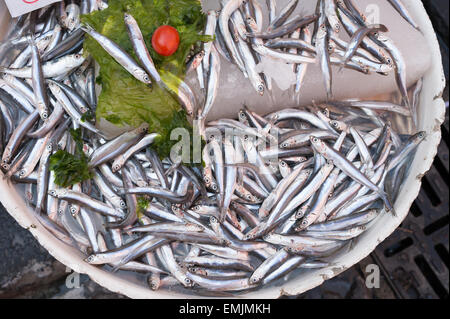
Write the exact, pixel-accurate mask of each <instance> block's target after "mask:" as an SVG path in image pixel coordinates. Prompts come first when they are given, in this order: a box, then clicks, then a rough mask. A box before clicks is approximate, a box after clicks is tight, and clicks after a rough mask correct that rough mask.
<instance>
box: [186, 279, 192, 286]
mask: <svg viewBox="0 0 450 319" xmlns="http://www.w3.org/2000/svg"><path fill="white" fill-rule="evenodd" d="M184 282H185V283H186V284H188V285H190V284H191V283H192V281H191V280H190V279H189V278H185V279H184Z"/></svg>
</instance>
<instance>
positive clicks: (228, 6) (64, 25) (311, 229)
mask: <svg viewBox="0 0 450 319" xmlns="http://www.w3.org/2000/svg"><path fill="white" fill-rule="evenodd" d="M297 2H298V1H292V2H291V3H290V4H289V5H288V6H287V7H286V8H284V9H283V10H282V12H281V13H280V14H279V15H278V16H277V15H276V14H275V1H268V4H269V8H270V10H269V13H270V22H271V23H270V26H269V28H268V29H267V30H265V31H262V30H261V25H262V22H261V21H262V16H261V10H260V7H259V3H258V2H257V1H243V0H229V1H224V7H223V9H222V11H221V12H220V13H216V12H210V13H209V14H208V22H207V26H206V30H205V34H209V35H216V40H215V42H209V43H206V44H205V45H204V50H203V51H202V53H201V54H200V55H193V56H194V57H193V61H192V63H191V64H190V65H189V66H188V68H189V69H190V70H197V72H199V74H200V76H199V77H198V78H199V81H204V82H203V83H204V85H205V87H207V90H206V99H205V104H204V105H203V106H202V107H198V106H197V105H192V104H190V103H191V102H192V101H190V98H189V97H188V95H189V94H186V92H187V91H189V88H187V89H186V90H182V89H180V92H181V93H179V94H180V100H181V102H182V104H183V105H184V106H185V107H186V106H187V105H190V106H191V107H194V108H197V107H198V112H197V113H196V116H198V119H200V122H201V123H202V125H200V134H201V136H202V137H203V138H204V139H205V141H207V145H206V147H205V148H204V150H203V152H202V160H203V165H202V166H198V167H196V166H189V165H185V164H184V163H182V162H181V160H174V159H169V158H167V159H163V160H161V159H160V158H159V157H158V154H156V153H155V152H154V151H153V150H152V149H151V148H149V146H150V145H151V144H152V143H153V142H154V140H155V138H156V137H157V134H156V133H152V132H148V126H147V125H146V124H143V125H142V126H140V127H139V128H136V129H134V130H131V131H129V132H126V133H123V134H121V135H119V136H118V137H116V138H114V139H112V140H107V139H106V138H105V137H104V136H103V134H102V132H101V131H99V129H98V128H97V127H96V126H95V125H94V123H92V122H91V121H90V120H89V118H88V117H85V116H84V114H86V113H88V112H93V111H95V106H96V104H97V95H96V91H95V61H92V59H89V58H84V57H83V55H82V43H83V39H84V36H85V32H87V33H88V34H89V35H90V36H92V37H93V38H95V39H96V40H97V41H98V42H99V43H100V44H102V46H103V47H104V48H105V50H107V51H108V52H109V53H110V54H111V55H112V56H113V57H114V58H115V59H116V60H117V61H118V62H119V63H120V64H121V65H123V66H124V68H126V69H127V70H128V71H129V72H130V73H131V74H133V75H134V76H135V77H136V78H137V79H139V80H141V81H143V82H145V83H150V82H151V81H156V82H157V83H159V82H160V81H161V79H160V78H159V76H158V74H157V71H156V68H155V67H154V65H153V62H152V61H151V58H149V57H150V56H149V54H148V51H146V50H147V49H146V47H145V44H143V40H142V37H140V36H139V35H140V30H139V27H138V25H137V23H136V21H135V20H134V19H133V17H131V16H130V15H129V14H125V17H124V23H126V24H127V26H128V27H129V29H128V30H129V33H130V39H131V40H132V41H133V44H134V49H135V51H136V56H137V57H138V59H139V61H138V62H136V61H134V60H133V58H131V57H130V56H129V55H128V54H127V53H126V52H125V51H124V50H122V49H121V48H120V47H119V46H117V44H115V43H114V42H112V41H111V40H109V39H107V38H106V37H104V36H102V35H101V34H99V33H97V32H95V30H93V29H92V28H90V27H89V26H81V25H80V23H79V15H80V13H88V12H91V11H93V10H100V9H102V8H105V7H106V6H107V4H106V3H105V2H104V1H81V2H80V1H78V2H77V1H69V2H68V4H67V5H66V4H65V3H64V1H63V2H60V3H58V4H56V5H53V6H49V7H46V8H44V9H42V10H40V11H36V12H34V13H31V14H28V15H25V16H22V17H20V18H18V20H17V21H16V22H15V24H14V26H13V27H12V29H11V30H12V31H10V32H9V33H8V37H7V40H6V41H5V42H3V43H1V44H0V53H1V54H0V60H1V61H0V62H1V65H2V66H1V67H0V73H1V76H0V115H1V117H0V125H1V126H0V152H1V154H2V162H1V168H2V171H3V173H4V176H5V178H7V179H8V180H9V182H10V183H13V184H16V185H17V186H19V187H20V189H21V190H22V191H23V193H24V198H25V200H26V201H27V203H28V204H29V206H30V207H32V208H33V209H34V216H35V217H36V218H37V220H38V221H39V222H40V223H41V224H42V226H43V227H45V228H46V229H47V230H48V231H50V232H51V233H52V234H53V235H54V236H55V237H56V238H58V239H59V240H61V241H63V242H65V243H66V244H68V245H70V246H73V247H76V248H77V249H79V250H80V251H82V252H83V253H85V254H86V256H87V258H86V262H88V263H90V264H92V265H99V266H102V267H104V269H107V270H110V271H130V272H139V273H144V274H146V275H147V278H148V284H149V287H150V288H151V289H153V290H158V289H161V288H171V287H183V286H184V287H189V288H191V289H192V288H195V289H197V290H196V291H197V292H200V291H209V292H212V291H216V292H236V291H243V290H249V289H255V288H258V287H261V286H263V285H267V284H268V283H270V282H272V281H274V280H276V279H279V278H283V277H285V276H287V275H288V274H290V273H291V272H292V271H294V270H295V269H299V268H305V269H312V268H314V269H319V268H324V267H328V266H330V265H331V263H332V260H333V257H334V256H336V254H338V253H342V252H345V251H344V250H345V247H347V248H348V247H349V245H350V244H351V243H352V242H353V241H354V240H355V239H356V238H357V237H358V236H360V235H361V234H362V233H364V232H365V230H366V229H367V228H368V227H370V225H371V224H372V223H374V222H375V221H376V219H377V217H379V216H380V215H381V214H395V210H394V208H393V205H392V203H394V202H395V199H396V198H397V195H398V193H399V190H400V188H401V186H402V184H403V181H404V178H405V176H407V175H408V170H409V168H410V164H411V161H412V159H413V157H414V154H415V150H416V149H417V147H418V145H419V144H420V143H421V141H423V140H424V138H425V135H426V134H425V132H418V133H415V134H412V135H411V134H405V133H404V132H400V131H399V130H397V129H396V125H394V123H392V122H391V119H392V118H398V117H400V118H401V120H402V121H403V122H408V121H409V122H410V123H412V125H414V124H416V125H417V116H416V112H415V110H416V108H417V105H418V100H419V94H420V91H421V83H422V82H421V81H419V82H418V83H417V84H416V85H415V86H414V87H413V88H412V89H411V90H410V91H408V90H407V89H406V86H405V82H404V79H405V78H404V72H405V69H404V65H402V59H401V55H400V54H399V52H398V51H397V50H396V49H395V47H394V46H392V43H391V42H390V41H389V40H388V39H387V38H385V37H382V36H381V35H380V34H379V32H382V31H383V30H385V29H384V27H382V26H377V27H373V26H365V19H364V17H363V16H362V15H361V14H360V13H359V11H358V10H357V8H356V7H355V6H353V5H352V1H350V0H347V1H332V0H330V1H328V0H324V1H318V10H317V13H316V15H314V16H311V17H293V18H292V19H291V20H289V21H288V18H289V16H290V14H291V13H292V11H293V8H295V6H296V5H297ZM389 2H390V3H392V4H393V5H395V6H396V8H397V9H398V10H399V11H400V12H401V13H402V15H403V16H406V17H407V18H408V17H409V15H408V14H407V12H406V11H405V9H404V7H403V6H402V5H401V3H400V2H399V1H389ZM408 19H409V18H408ZM217 20H218V23H217V25H218V28H217V27H216V21H217ZM286 21H287V22H286ZM309 24H314V26H315V28H314V29H315V31H314V32H312V33H311V35H310V34H309V31H308V29H307V26H308V25H309ZM341 25H343V26H344V28H345V29H346V31H347V32H348V33H349V34H350V35H352V40H351V41H350V42H349V43H344V42H342V41H341V40H339V39H338V38H337V36H336V34H337V32H338V31H339V30H340V26H341ZM230 28H231V32H230ZM216 29H217V30H218V31H219V32H216V31H215V30H216ZM285 35H289V37H284V36H285ZM230 37H231V38H230ZM297 37H299V39H296V38H297ZM265 39H267V40H269V41H267V42H264V41H263V40H265ZM311 40H313V41H312V42H311ZM313 43H315V44H313ZM330 44H333V50H334V52H335V53H338V54H340V55H341V58H338V59H335V60H333V59H330V55H329V47H330ZM219 48H220V49H219ZM282 48H287V49H295V52H294V51H291V50H288V51H289V52H285V51H281V50H280V51H277V50H278V49H282ZM252 49H254V51H255V52H256V53H258V54H260V55H266V54H267V55H269V56H272V57H274V58H277V59H283V60H285V61H286V62H288V63H294V64H297V65H298V68H297V69H296V70H297V72H298V73H301V74H302V75H300V76H299V78H302V77H304V72H305V71H304V69H303V68H306V66H307V65H308V64H309V63H320V64H321V65H322V67H323V68H322V71H323V73H324V78H325V79H326V83H327V87H328V88H330V87H331V85H330V83H329V82H330V81H331V72H328V71H330V70H331V68H330V66H329V65H330V63H329V62H330V61H331V63H334V62H333V61H336V63H337V64H339V65H341V66H343V67H350V68H353V69H358V70H360V71H364V72H369V71H372V70H373V71H376V72H382V73H384V72H387V71H389V70H390V69H394V70H395V72H397V75H398V76H397V79H398V83H399V87H400V90H399V96H400V98H399V101H400V103H399V104H394V103H392V102H383V101H360V100H356V99H355V100H346V101H332V100H331V99H330V100H329V101H328V102H326V103H324V104H319V105H311V106H308V107H304V108H298V109H282V110H280V111H278V112H275V113H272V114H267V115H262V114H258V113H257V112H255V111H252V110H249V109H247V108H245V107H244V108H243V109H242V110H241V111H240V112H239V114H238V119H237V120H236V119H220V120H217V121H214V122H209V123H205V119H206V116H207V114H208V112H209V110H210V109H211V108H212V107H213V104H214V99H215V95H216V92H217V90H218V86H219V83H218V75H219V73H220V61H219V56H218V54H223V55H225V56H228V57H229V58H230V60H231V61H233V63H236V64H237V65H238V66H239V67H240V68H241V70H242V72H244V73H246V74H247V75H248V77H249V79H250V80H251V81H252V83H254V84H255V88H256V89H257V90H258V91H259V92H261V91H263V90H264V89H261V86H260V85H262V83H263V81H262V80H261V79H260V78H259V76H260V75H259V74H253V72H252V68H253V66H252V63H254V62H255V60H251V59H250V60H248V58H250V57H251V58H252V59H254V55H253V53H254V52H253V51H250V50H252ZM247 50H248V51H247ZM220 52H222V53H220ZM249 52H250V55H248V53H249ZM252 52H253V53H252ZM316 59H317V60H316ZM250 61H253V62H250ZM369 61H370V62H369ZM391 61H392V62H391ZM200 66H201V67H200ZM205 80H206V81H205ZM299 84H300V86H301V80H300V82H299ZM185 85H186V83H183V86H185ZM330 96H331V95H330ZM194 108H193V109H191V111H192V110H194ZM192 114H194V112H192ZM71 128H79V129H81V132H82V136H83V141H84V145H83V151H84V152H85V153H86V155H87V156H88V158H89V164H88V165H89V168H90V170H91V172H92V175H93V177H92V179H89V180H86V181H84V182H82V183H79V184H75V185H73V186H71V187H67V188H62V187H59V186H58V185H57V184H56V183H55V174H54V172H53V171H50V169H49V159H50V157H51V155H52V154H54V153H55V152H57V151H58V150H65V151H67V152H69V153H74V152H75V148H76V141H75V140H74V137H73V136H72V135H71V134H70V133H69V131H70V129H71ZM142 202H145V205H143V204H142Z"/></svg>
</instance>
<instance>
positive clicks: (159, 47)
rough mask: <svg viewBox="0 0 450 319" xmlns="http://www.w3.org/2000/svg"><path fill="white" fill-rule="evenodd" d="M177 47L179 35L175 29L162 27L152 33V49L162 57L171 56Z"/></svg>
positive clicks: (166, 26) (168, 26) (167, 26)
mask: <svg viewBox="0 0 450 319" xmlns="http://www.w3.org/2000/svg"><path fill="white" fill-rule="evenodd" d="M179 45H180V35H179V34H178V31H177V29H175V28H174V27H171V26H170V25H163V26H161V27H159V28H158V29H156V31H155V33H153V37H152V46H153V49H155V51H156V52H157V53H158V54H160V55H162V56H171V55H172V54H174V53H175V52H176V51H177V50H178V46H179Z"/></svg>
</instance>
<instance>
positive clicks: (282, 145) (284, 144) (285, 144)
mask: <svg viewBox="0 0 450 319" xmlns="http://www.w3.org/2000/svg"><path fill="white" fill-rule="evenodd" d="M288 146H289V145H288V143H283V144H281V147H283V148H286V147H288Z"/></svg>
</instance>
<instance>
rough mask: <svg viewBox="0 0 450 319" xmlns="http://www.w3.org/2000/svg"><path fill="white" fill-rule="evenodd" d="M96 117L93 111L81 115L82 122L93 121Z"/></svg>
mask: <svg viewBox="0 0 450 319" xmlns="http://www.w3.org/2000/svg"><path fill="white" fill-rule="evenodd" d="M94 118H95V115H94V114H92V111H90V110H89V111H87V112H85V113H83V115H81V122H86V121H92V120H93V119H94Z"/></svg>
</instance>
